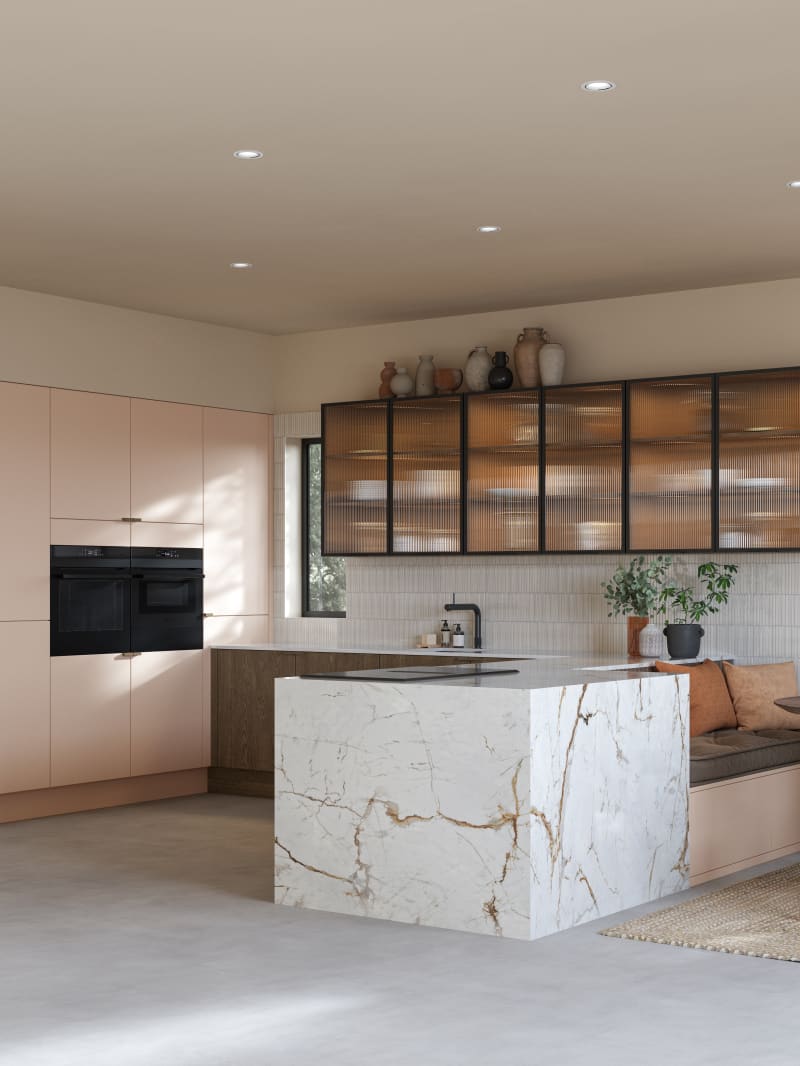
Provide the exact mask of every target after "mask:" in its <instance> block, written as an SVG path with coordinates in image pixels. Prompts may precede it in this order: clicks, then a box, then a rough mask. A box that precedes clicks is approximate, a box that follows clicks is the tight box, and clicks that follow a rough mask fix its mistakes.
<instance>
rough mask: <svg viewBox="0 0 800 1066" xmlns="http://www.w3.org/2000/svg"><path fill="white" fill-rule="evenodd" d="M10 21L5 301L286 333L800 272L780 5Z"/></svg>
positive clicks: (262, 2) (1, 116)
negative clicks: (242, 266)
mask: <svg viewBox="0 0 800 1066" xmlns="http://www.w3.org/2000/svg"><path fill="white" fill-rule="evenodd" d="M2 7H3V13H2V20H1V25H0V90H1V91H2V105H0V285H9V286H15V287H18V288H24V289H33V290H38V291H41V292H46V293H54V294H58V295H61V296H69V297H75V298H78V299H84V300H94V301H98V302H101V303H108V304H116V305H118V306H123V307H132V308H139V309H142V310H147V311H156V312H161V313H164V314H168V315H176V316H179V317H183V318H192V319H199V320H201V321H206V322H216V323H221V324H226V325H231V326H240V327H244V328H246V329H252V330H259V331H262V332H267V333H288V332H296V331H301V330H313V329H324V328H330V327H338V326H349V325H357V324H362V323H374V322H386V321H398V320H403V319H412V318H425V317H432V316H438V315H449V314H463V313H468V312H473V311H486V310H499V309H504V308H514V307H523V306H534V305H537V304H539V305H541V304H550V303H559V302H567V301H575V300H585V299H595V298H603V297H609V296H621V295H631V294H635V293H643V292H655V291H661V290H669V289H686V288H697V287H703V286H710V285H725V284H732V283H736V282H747V281H759V280H767V279H775V278H785V277H794V276H798V275H800V241H799V240H798V238H800V190H798V191H796V192H794V191H790V190H788V189H787V188H786V182H787V181H789V180H791V179H793V178H800V135H798V121H797V116H798V103H800V78H798V76H797V41H798V39H800V5H798V4H797V3H796V2H795V0H761V2H760V3H758V4H737V3H734V2H732V0H702V2H701V3H698V0H670V2H669V3H667V4H660V5H655V4H642V2H641V0H604V2H603V3H597V2H596V0H559V2H558V3H553V2H552V0H492V2H491V3H487V2H486V0H394V2H391V3H388V2H384V0H336V2H333V0H279V2H275V0H227V2H225V3H221V2H219V0H168V2H164V0H137V2H136V3H132V4H125V5H122V4H119V3H109V0H70V3H68V4H67V3H64V2H63V0H4V2H3V5H2ZM592 78H608V79H611V80H613V81H615V82H616V83H617V86H618V88H617V89H616V91H614V92H610V93H605V94H597V95H591V94H589V93H586V92H583V91H581V89H580V86H581V83H582V82H584V81H586V80H587V79H592ZM239 148H258V149H260V150H262V151H263V153H264V158H263V159H260V160H258V161H256V162H241V161H239V160H237V159H234V158H233V155H232V153H233V152H234V150H236V149H239ZM487 223H491V224H498V225H500V226H502V231H501V232H500V233H496V234H488V235H483V234H480V233H478V232H477V230H476V227H477V226H479V225H481V224H487ZM233 260H247V261H251V262H252V263H253V264H254V269H252V270H243V271H234V270H231V269H230V268H229V265H228V264H229V263H230V262H231V261H233Z"/></svg>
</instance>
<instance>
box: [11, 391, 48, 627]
mask: <svg viewBox="0 0 800 1066" xmlns="http://www.w3.org/2000/svg"><path fill="white" fill-rule="evenodd" d="M0 515H1V516H2V517H0V559H1V560H2V566H0V621H17V620H23V619H31V620H35V619H42V620H46V619H48V618H49V617H50V559H49V555H50V392H49V389H42V388H38V387H37V386H35V385H12V384H8V383H6V382H0Z"/></svg>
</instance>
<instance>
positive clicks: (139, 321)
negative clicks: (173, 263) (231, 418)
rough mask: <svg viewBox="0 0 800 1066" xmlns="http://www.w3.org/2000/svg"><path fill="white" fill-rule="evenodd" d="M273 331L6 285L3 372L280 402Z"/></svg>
mask: <svg viewBox="0 0 800 1066" xmlns="http://www.w3.org/2000/svg"><path fill="white" fill-rule="evenodd" d="M274 344H275V339H274V338H272V337H268V336H265V335H264V334H261V333H249V332H247V331H245V330H240V329H227V328H225V327H224V326H210V325H205V324H203V323H201V322H188V321H186V320H184V319H179V318H169V317H167V316H166V315H151V314H146V313H144V312H142V311H128V310H125V309H123V308H118V307H106V306H104V305H103V304H94V303H88V302H86V301H82V300H68V299H63V298H62V297H58V296H47V295H44V294H42V293H36V292H25V291H23V290H21V289H9V288H0V380H3V381H19V382H24V383H28V384H33V385H50V386H56V387H59V388H69V389H87V390H92V391H96V392H109V393H117V394H120V395H124V396H142V397H146V398H150V399H158V400H177V401H181V402H183V403H196V404H208V405H211V406H218V407H230V408H238V409H241V410H249V411H266V412H271V411H272V410H273V388H272V362H273V361H272V351H273V347H274Z"/></svg>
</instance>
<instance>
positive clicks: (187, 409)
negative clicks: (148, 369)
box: [131, 399, 203, 523]
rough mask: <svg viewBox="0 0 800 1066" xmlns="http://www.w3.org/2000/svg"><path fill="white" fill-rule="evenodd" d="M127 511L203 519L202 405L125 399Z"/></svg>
mask: <svg viewBox="0 0 800 1066" xmlns="http://www.w3.org/2000/svg"><path fill="white" fill-rule="evenodd" d="M131 515H132V516H133V517H134V518H141V519H142V521H143V522H195V523H201V522H202V521H203V412H202V408H200V407H192V406H191V405H189V404H184V403H163V402H161V401H160V400H136V399H134V400H131Z"/></svg>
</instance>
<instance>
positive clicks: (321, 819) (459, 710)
mask: <svg viewBox="0 0 800 1066" xmlns="http://www.w3.org/2000/svg"><path fill="white" fill-rule="evenodd" d="M496 665H500V664H496ZM502 665H503V666H508V665H511V666H513V667H514V668H515V669H518V670H519V673H516V674H506V675H499V676H484V677H480V678H459V679H440V680H436V681H425V682H413V683H404V684H398V683H383V682H379V681H366V682H365V681H357V680H354V679H352V678H351V679H348V675H346V674H342V675H340V676H339V677H338V678H335V679H310V678H309V679H305V678H285V679H281V680H278V681H277V682H276V712H275V714H276V719H275V744H276V752H275V760H276V766H275V770H276V776H275V835H276V840H275V901H276V903H282V904H287V905H291V906H296V907H310V908H315V909H321V910H330V911H338V912H341V913H345V914H354V915H362V916H365V917H372V918H388V919H392V920H395V921H405V922H414V923H418V924H423V925H434V926H439V927H443V928H449V929H459V930H466V931H469V932H476V933H489V934H494V935H501V936H510V937H517V938H521V939H533V938H535V937H539V936H544V935H546V934H548V933H553V932H556V931H558V930H560V929H566V928H569V927H571V926H573V925H577V924H579V923H580V922H584V921H589V920H591V919H593V918H597V917H601V916H603V915H606V914H612V913H615V912H616V911H619V910H622V909H624V908H627V907H631V906H634V905H636V904H639V903H642V902H645V901H647V900H652V899H657V898H659V897H661V896H664V895H668V894H670V893H672V892H676V891H679V890H680V889H682V888H685V887H687V886H688V815H687V808H688V787H689V781H688V694H689V689H688V678H687V677H686V676H681V675H663V674H652V673H642V672H641V671H611V672H602V673H595V672H590V671H582V670H580V669H579V667H580V665H581V664H580V663H577V662H572V661H570V660H566V659H561V660H552V661H527V662H523V661H519V662H515V663H513V664H502ZM483 669H485V670H491V669H492V667H491V666H488V665H487V666H485V667H484V668H483Z"/></svg>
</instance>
